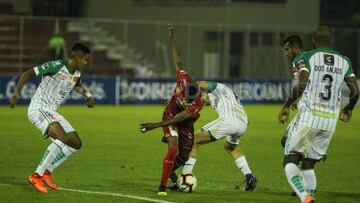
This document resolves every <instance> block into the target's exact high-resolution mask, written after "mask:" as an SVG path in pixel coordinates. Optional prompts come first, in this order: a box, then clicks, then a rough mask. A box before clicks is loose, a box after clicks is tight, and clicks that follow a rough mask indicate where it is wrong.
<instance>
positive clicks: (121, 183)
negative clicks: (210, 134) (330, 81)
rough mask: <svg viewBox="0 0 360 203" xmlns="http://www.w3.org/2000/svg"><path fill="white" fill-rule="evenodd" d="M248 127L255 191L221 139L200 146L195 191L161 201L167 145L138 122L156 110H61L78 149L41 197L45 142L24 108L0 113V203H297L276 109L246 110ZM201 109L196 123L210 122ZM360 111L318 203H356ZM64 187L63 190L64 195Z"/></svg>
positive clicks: (338, 137) (344, 126) (321, 184)
mask: <svg viewBox="0 0 360 203" xmlns="http://www.w3.org/2000/svg"><path fill="white" fill-rule="evenodd" d="M245 109H246V110H247V113H248V116H249V121H250V125H249V128H248V131H247V133H246V135H245V136H244V137H243V138H242V139H241V141H240V147H241V149H243V151H244V152H245V155H246V158H247V160H248V162H249V165H250V167H251V169H252V170H253V172H254V174H255V175H256V176H257V177H258V181H259V182H258V187H257V188H256V190H255V191H254V192H244V191H242V189H243V183H242V181H243V180H244V178H243V176H242V174H241V172H240V171H239V170H238V169H237V168H236V166H235V164H234V162H233V160H232V159H231V157H230V156H229V155H228V154H226V152H225V151H224V150H223V142H224V141H223V140H220V141H218V142H217V143H212V144H209V145H206V146H203V147H201V148H200V154H199V158H198V162H197V164H196V166H195V169H194V174H195V176H196V177H197V180H198V188H197V190H196V191H195V192H194V193H181V192H169V193H168V195H167V196H165V197H160V196H158V195H157V194H156V192H155V191H156V188H157V186H158V184H159V181H160V177H161V168H162V159H163V156H164V155H165V153H166V149H167V147H166V145H165V144H162V143H161V142H160V139H161V136H162V131H161V129H157V130H153V131H151V132H149V133H147V134H144V135H142V134H141V133H139V132H138V124H139V123H141V122H152V121H160V119H161V115H162V107H161V106H151V105H149V106H128V105H124V106H122V105H120V106H97V107H96V108H95V109H88V108H86V107H85V105H83V106H63V107H61V108H60V109H59V112H60V113H61V114H62V115H63V116H64V117H65V118H66V119H67V120H68V121H70V123H71V124H72V125H73V126H74V127H75V129H76V130H77V131H78V133H79V135H80V137H81V138H82V141H83V148H82V149H81V150H80V151H79V153H78V154H76V155H75V156H73V157H71V158H70V159H69V160H68V161H66V162H65V163H64V164H63V165H62V166H60V167H59V168H58V169H57V170H55V172H54V180H55V182H56V183H57V184H58V186H59V187H61V188H64V190H61V191H51V190H50V189H49V193H48V194H40V193H38V192H37V191H35V189H34V188H33V187H32V186H31V185H30V184H29V183H27V176H29V175H30V174H31V173H32V172H33V171H34V170H35V168H36V166H37V163H38V162H39V161H40V158H41V157H42V155H43V152H44V150H45V148H46V147H47V146H48V145H49V143H50V142H49V140H43V139H42V137H41V134H40V131H38V130H37V129H36V128H35V127H33V126H32V125H31V124H30V122H29V121H28V119H27V107H25V106H17V107H16V108H15V109H10V108H8V107H7V106H1V107H0V202H61V203H62V202H110V201H113V202H150V201H153V202H244V203H269V202H270V203H272V202H283V203H285V202H286V203H288V202H296V203H298V202H300V201H299V199H298V198H297V197H291V196H290V195H289V194H290V192H291V189H290V186H289V185H288V183H287V181H286V178H285V176H284V172H283V169H282V157H283V149H282V148H281V146H280V138H281V136H282V135H283V132H284V130H285V127H286V126H285V125H280V124H278V123H277V113H278V111H279V110H280V106H279V105H245ZM215 117H216V115H215V113H214V112H213V111H212V110H211V109H210V108H209V107H206V108H205V109H204V110H203V111H202V113H201V118H200V119H199V121H198V122H197V124H196V129H199V128H200V127H201V126H202V125H204V124H205V123H207V122H209V121H211V120H213V119H214V118H215ZM359 132H360V111H359V109H358V107H357V110H355V111H354V112H353V118H352V121H351V122H350V123H342V122H339V123H338V126H337V130H336V132H335V135H334V137H333V140H332V142H331V145H330V147H329V150H328V157H329V158H328V160H327V161H325V162H321V163H320V164H318V165H317V166H316V175H317V179H318V190H317V193H316V198H317V202H326V203H332V202H341V203H345V202H346V203H352V202H354V203H355V202H360V182H359V181H358V180H359V179H360V171H359V168H360V158H359V152H360V133H359ZM65 189H66V190H65Z"/></svg>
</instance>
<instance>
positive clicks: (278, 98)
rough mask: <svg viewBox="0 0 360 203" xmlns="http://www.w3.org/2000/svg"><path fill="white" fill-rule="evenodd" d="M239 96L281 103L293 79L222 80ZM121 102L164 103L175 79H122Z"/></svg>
mask: <svg viewBox="0 0 360 203" xmlns="http://www.w3.org/2000/svg"><path fill="white" fill-rule="evenodd" d="M221 82H222V83H224V84H226V85H227V86H229V87H230V88H232V89H233V90H234V92H235V93H236V94H237V95H238V96H239V98H240V100H241V101H242V102H243V103H279V102H283V101H284V100H285V99H286V98H287V97H288V94H289V92H290V88H291V81H288V80H284V81H221ZM119 88H120V95H119V99H120V103H144V104H152V103H163V102H164V101H166V100H167V99H169V98H170V97H171V95H172V93H173V91H174V89H175V81H174V80H166V79H163V80H158V79H157V80H155V79H122V80H121V81H120V85H119Z"/></svg>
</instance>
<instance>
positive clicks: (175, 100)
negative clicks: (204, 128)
mask: <svg viewBox="0 0 360 203" xmlns="http://www.w3.org/2000/svg"><path fill="white" fill-rule="evenodd" d="M190 82H194V80H193V79H192V78H191V76H190V74H189V73H187V72H186V71H185V70H182V69H180V70H177V72H176V87H175V90H174V93H173V95H172V97H171V99H170V101H169V103H168V104H167V105H166V107H165V111H164V114H163V120H167V119H169V118H172V117H174V116H175V115H176V114H178V113H180V112H182V111H184V110H186V111H187V112H189V113H190V114H191V118H192V119H187V120H186V121H187V122H189V121H191V122H195V121H196V120H197V119H198V118H199V117H200V114H199V111H200V110H201V109H202V107H203V106H204V102H203V101H202V98H201V93H200V94H198V96H197V97H196V98H195V100H194V101H193V102H192V103H189V104H187V103H186V98H185V94H184V90H185V86H186V83H190ZM188 120H189V121H188ZM186 121H184V122H186Z"/></svg>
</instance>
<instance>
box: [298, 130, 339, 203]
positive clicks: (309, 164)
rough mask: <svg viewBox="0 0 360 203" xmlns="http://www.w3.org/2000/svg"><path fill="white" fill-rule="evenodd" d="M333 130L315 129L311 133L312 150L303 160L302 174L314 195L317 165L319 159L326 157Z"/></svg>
mask: <svg viewBox="0 0 360 203" xmlns="http://www.w3.org/2000/svg"><path fill="white" fill-rule="evenodd" d="M332 135H333V132H329V131H322V130H313V131H312V133H311V134H310V135H309V140H310V143H309V145H310V146H311V147H310V150H309V152H308V154H307V156H306V157H305V159H304V160H303V165H302V175H303V180H304V187H305V189H306V191H307V192H308V193H309V194H310V195H312V196H314V194H315V191H316V184H317V180H316V175H315V170H314V168H315V165H316V163H317V162H318V161H321V160H325V159H326V155H325V154H326V151H327V149H328V147H329V144H330V141H331V138H332Z"/></svg>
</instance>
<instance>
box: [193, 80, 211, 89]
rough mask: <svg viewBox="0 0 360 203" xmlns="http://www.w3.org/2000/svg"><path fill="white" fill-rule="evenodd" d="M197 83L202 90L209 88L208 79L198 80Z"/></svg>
mask: <svg viewBox="0 0 360 203" xmlns="http://www.w3.org/2000/svg"><path fill="white" fill-rule="evenodd" d="M196 84H197V85H198V86H199V88H200V90H202V91H205V90H206V89H207V88H208V83H207V82H206V81H196Z"/></svg>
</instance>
